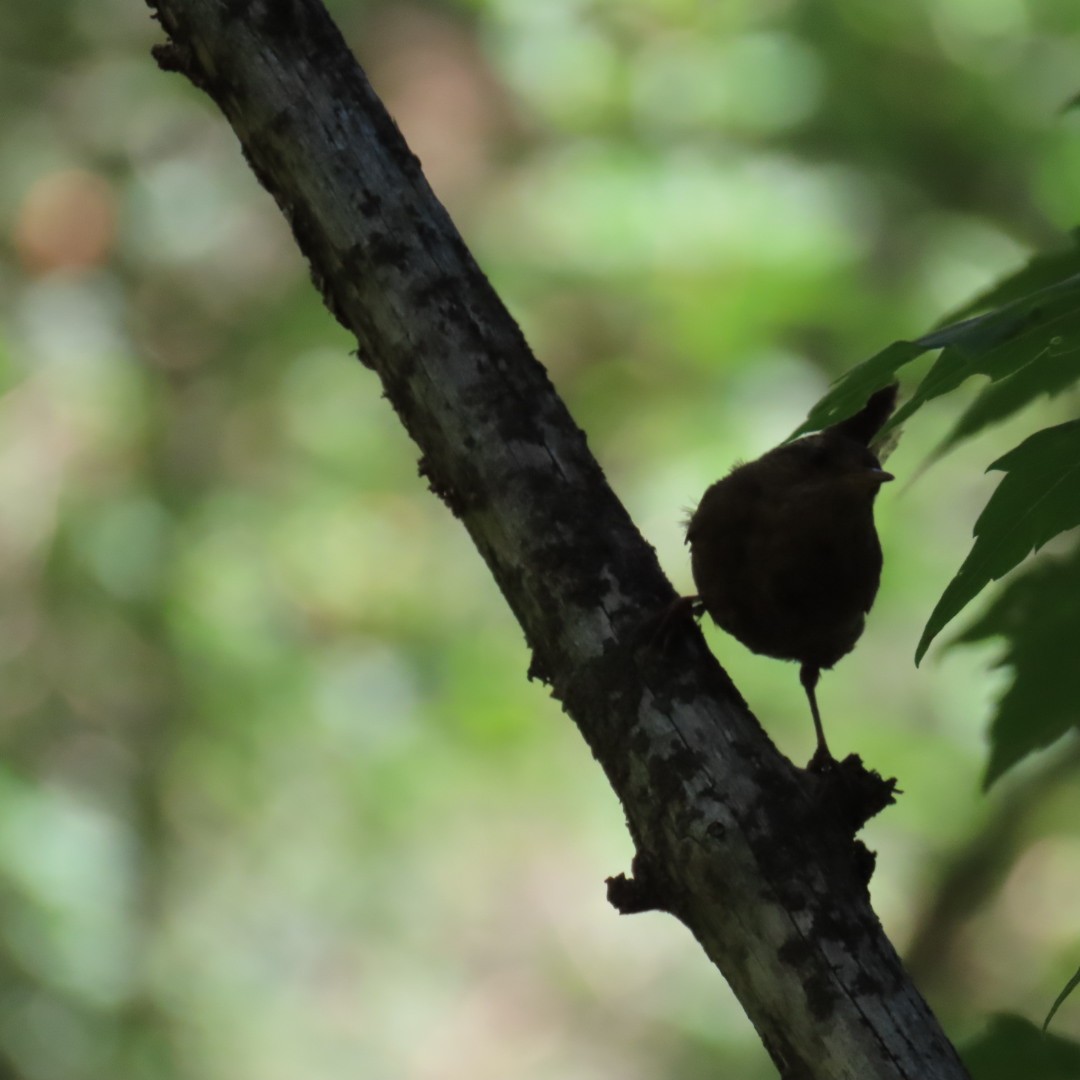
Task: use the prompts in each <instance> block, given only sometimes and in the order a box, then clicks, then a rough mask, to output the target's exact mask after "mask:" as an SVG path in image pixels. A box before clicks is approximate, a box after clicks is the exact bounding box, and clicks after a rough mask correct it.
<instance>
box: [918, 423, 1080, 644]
mask: <svg viewBox="0 0 1080 1080" xmlns="http://www.w3.org/2000/svg"><path fill="white" fill-rule="evenodd" d="M990 469H996V470H1000V471H1002V472H1004V473H1005V477H1004V479H1002V481H1001V483H1000V484H998V486H997V489H996V490H995V491H994V494H993V495H991V496H990V501H989V502H988V503H987V504H986V508H985V509H984V510H983V512H982V513H981V514H980V515H979V520H978V521H977V522H976V523H975V543H974V545H973V546H972V549H971V551H970V552H969V553H968V557H967V558H966V559H965V560H964V563H963V565H962V566H961V567H960V570H959V572H958V573H957V575H956V577H954V578H953V580H952V581H951V582H949V585H948V587H947V588H946V589H945V592H944V593H943V594H942V597H941V599H940V600H939V601H938V602H937V606H936V607H935V608H934V610H933V612H932V613H931V615H930V619H929V621H928V622H927V624H926V629H925V630H923V635H922V639H921V640H920V641H919V647H918V649H917V650H916V652H915V663H916V664H918V663H919V661H920V660H921V659H922V657H923V655H924V654H925V653H926V650H927V648H928V647H929V645H930V642H931V641H933V640H934V638H935V637H936V636H937V634H938V633H939V631H940V630H941V628H942V627H943V626H945V624H946V623H948V622H949V621H950V620H951V619H952V618H953V617H954V616H955V615H956V614H957V613H958V612H960V611H961V610H962V609H963V608H964V607H965V606H966V605H967V604H968V603H969V602H970V601H971V600H972V599H973V598H974V597H975V596H977V595H978V594H979V592H981V591H982V589H983V588H985V587H986V586H987V585H988V584H989V583H990V582H991V581H996V580H997V579H998V578H1000V577H1002V576H1003V575H1004V574H1007V573H1008V572H1009V571H1010V570H1011V569H1012V568H1013V567H1014V566H1016V565H1017V564H1018V563H1019V562H1020V561H1021V560H1023V559H1024V558H1026V557H1027V556H1028V555H1029V554H1030V553H1031V552H1032V551H1038V550H1039V548H1041V547H1042V546H1043V544H1045V543H1046V542H1047V541H1048V540H1050V539H1052V538H1053V537H1055V536H1057V535H1058V533H1061V532H1064V531H1065V530H1066V529H1072V528H1075V527H1076V526H1077V525H1080V421H1078V420H1070V421H1069V422H1068V423H1066V424H1059V425H1058V426H1056V427H1052V428H1046V429H1045V430H1043V431H1038V432H1036V433H1035V434H1034V435H1032V436H1031V437H1030V438H1029V439H1026V440H1025V441H1024V442H1022V443H1021V444H1020V445H1019V446H1018V447H1016V448H1015V449H1014V450H1011V451H1009V453H1007V454H1006V455H1005V456H1004V457H1001V458H998V460H997V461H995V462H994V463H993V464H992V465H990ZM988 471H989V470H988Z"/></svg>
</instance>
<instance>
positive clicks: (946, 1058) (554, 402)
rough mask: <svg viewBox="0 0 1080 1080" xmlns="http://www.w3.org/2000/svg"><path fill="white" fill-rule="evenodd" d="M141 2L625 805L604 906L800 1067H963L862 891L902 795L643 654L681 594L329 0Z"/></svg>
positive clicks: (697, 660) (790, 1074) (789, 1072)
mask: <svg viewBox="0 0 1080 1080" xmlns="http://www.w3.org/2000/svg"><path fill="white" fill-rule="evenodd" d="M149 2H150V5H151V7H152V8H153V9H154V10H155V12H156V14H157V16H158V18H159V19H160V21H161V23H162V25H163V27H164V28H165V31H166V33H167V34H168V38H169V40H168V43H167V44H164V45H162V46H159V47H158V49H157V50H156V55H157V58H158V60H159V62H160V64H161V65H162V67H164V68H167V69H173V70H177V71H180V72H182V73H183V74H185V75H186V76H187V77H188V78H189V79H191V81H192V82H194V83H195V84H196V85H197V86H199V87H201V88H202V89H203V90H204V91H206V93H207V94H209V96H210V97H211V98H212V99H213V100H214V101H215V102H216V103H217V105H218V106H219V107H220V109H221V110H222V112H223V113H224V114H225V116H226V118H227V119H228V121H229V123H230V124H231V125H232V127H233V129H234V131H235V132H236V134H237V137H238V138H239V140H240V144H241V147H242V148H243V152H244V154H245V156H246V158H247V160H248V162H249V164H250V165H251V168H252V170H253V171H254V172H255V175H256V176H257V177H258V179H259V181H260V182H261V183H262V184H263V186H264V187H265V188H266V189H267V190H268V191H269V192H270V193H271V194H272V195H273V196H274V198H275V199H276V200H277V202H278V205H279V206H280V207H281V209H282V211H283V212H284V214H285V215H286V217H287V218H288V220H289V222H290V223H291V225H292V228H293V232H294V234H295V236H296V240H297V243H298V244H299V246H300V248H301V250H302V251H303V253H304V254H305V255H306V257H307V259H308V261H309V263H310V265H311V272H312V277H313V279H314V281H315V284H316V285H317V287H318V288H319V289H320V291H321V292H322V294H323V296H324V298H325V300H326V303H327V306H328V307H329V308H330V310H331V311H332V312H333V313H334V315H335V316H336V317H337V318H338V320H339V321H340V322H341V323H342V324H343V325H344V326H345V327H347V328H348V329H349V330H350V331H351V332H353V333H355V335H356V338H357V341H358V343H359V350H360V356H361V358H362V359H363V361H364V362H365V363H366V364H368V365H370V366H371V367H372V368H373V369H374V370H375V371H376V372H377V373H378V375H379V378H380V379H381V381H382V384H383V387H384V389H385V393H386V396H387V398H388V399H389V400H390V402H391V404H392V405H393V406H394V408H395V409H396V411H397V413H398V415H399V417H400V418H401V420H402V422H403V423H404V425H405V427H406V428H407V429H408V431H409V433H410V435H411V436H412V438H413V439H414V440H415V442H416V443H417V445H418V446H419V447H420V449H421V452H422V457H421V466H420V467H421V471H422V473H423V474H424V475H425V476H426V477H427V478H428V480H429V482H430V484H431V487H432V489H433V490H434V491H435V492H436V493H437V494H438V495H439V496H440V497H441V498H442V499H443V501H444V502H445V503H446V505H447V506H448V507H449V509H450V510H451V511H452V512H453V513H454V514H455V515H456V516H457V517H458V518H459V519H460V520H461V522H462V523H463V524H464V525H465V527H466V528H467V529H468V531H469V534H470V535H471V537H472V539H473V541H474V542H475V544H476V546H477V548H478V549H479V551H480V553H481V555H482V556H483V558H484V560H485V561H486V562H487V564H488V566H489V567H490V569H491V572H492V574H493V575H494V577H495V579H496V581H497V582H498V584H499V587H500V588H501V590H502V592H503V595H504V596H505V597H506V600H507V603H508V604H509V605H510V607H511V609H512V610H513V612H514V614H515V616H516V617H517V619H518V621H519V622H520V624H521V626H522V628H523V630H524V632H525V636H526V638H527V640H528V643H529V646H530V649H531V650H532V656H533V661H532V666H531V668H530V675H531V676H535V677H539V678H541V679H543V680H544V681H545V682H547V683H548V684H549V685H550V686H551V687H552V690H553V693H554V694H555V696H556V697H557V698H558V699H559V700H560V701H561V702H562V703H563V706H564V708H565V709H566V711H567V712H568V713H569V714H570V716H571V717H572V718H573V719H574V721H575V723H576V724H577V725H578V727H579V728H580V730H581V732H582V734H583V735H584V737H585V739H586V741H587V742H588V744H589V746H590V747H591V749H592V751H593V753H594V755H595V756H596V758H597V759H598V761H599V762H600V764H601V765H602V766H603V768H604V770H605V772H606V774H607V776H608V779H609V780H610V782H611V785H612V787H613V788H614V789H615V791H616V793H617V794H618V796H619V798H620V799H621V801H622V804H623V806H624V808H625V810H626V815H627V821H628V824H629V828H630V831H631V833H632V835H633V838H634V842H635V844H636V847H637V853H638V854H637V857H636V859H635V864H634V872H635V876H634V877H633V878H632V879H629V880H628V879H626V878H624V877H622V876H620V877H619V878H617V879H615V880H613V881H612V882H611V883H610V894H609V895H610V896H611V899H612V902H613V903H615V905H616V906H617V907H619V908H620V910H623V911H632V910H644V909H646V908H650V907H651V908H662V909H665V910H667V911H670V912H671V913H672V914H674V915H675V916H676V917H677V918H679V919H680V920H681V921H682V922H683V923H685V924H686V926H687V927H688V928H689V929H690V930H691V932H692V933H693V934H694V935H695V937H697V939H698V940H699V941H700V943H701V944H702V946H703V948H704V949H705V951H706V952H707V954H708V955H709V957H710V958H711V959H712V960H713V962H714V963H715V964H716V965H717V967H718V968H719V969H720V970H721V971H722V972H723V974H724V976H725V977H726V978H727V979H728V981H729V982H730V983H731V985H732V987H733V989H734V990H735V993H736V994H737V995H738V997H739V999H740V1001H741V1002H742V1004H743V1007H744V1008H745V1009H746V1012H747V1014H748V1015H749V1016H750V1019H751V1020H752V1021H753V1023H754V1024H755V1026H756V1027H757V1030H758V1032H759V1033H760V1035H761V1038H762V1039H763V1041H764V1043H765V1045H766V1047H767V1048H768V1051H769V1053H770V1054H771V1055H772V1057H773V1060H774V1061H775V1062H776V1065H777V1068H778V1069H779V1071H780V1073H781V1075H782V1076H784V1077H785V1078H792V1080H794V1078H804V1077H814V1078H819V1077H820V1078H826V1077H827V1078H839V1077H850V1078H855V1077H858V1078H860V1080H868V1078H876V1077H881V1078H890V1080H891V1078H908V1080H915V1078H918V1080H958V1078H961V1077H964V1076H966V1075H967V1074H966V1073H965V1071H964V1068H963V1066H962V1065H961V1064H960V1062H959V1059H958V1058H957V1056H956V1054H955V1051H954V1050H953V1049H952V1047H951V1046H950V1044H949V1043H948V1041H947V1040H946V1038H945V1036H944V1035H943V1034H942V1032H941V1030H940V1028H939V1027H938V1025H937V1022H936V1020H935V1019H934V1017H933V1016H932V1014H931V1013H930V1011H929V1009H928V1008H927V1006H926V1004H925V1002H924V1001H923V1000H922V998H921V997H920V996H919V994H918V992H917V991H916V989H915V988H914V986H913V985H912V984H911V982H910V980H909V979H908V978H907V976H906V975H905V973H904V971H903V969H902V967H901V964H900V962H899V959H898V958H897V956H896V954H895V952H894V950H893V948H892V946H891V945H890V943H889V941H888V939H887V938H886V937H885V935H884V933H883V931H882V929H881V926H880V924H879V922H878V920H877V917H876V916H875V915H874V912H873V911H872V909H871V908H870V905H869V899H868V894H867V888H866V886H867V882H868V880H869V876H870V873H871V872H872V869H873V856H872V855H870V854H869V853H868V852H867V851H866V850H865V848H863V847H862V845H861V844H860V843H859V842H858V841H855V840H854V839H853V834H854V832H855V831H856V830H857V829H858V828H859V827H861V825H862V824H863V822H864V821H865V819H866V817H867V816H869V814H871V813H873V812H875V810H876V809H880V807H881V806H882V805H883V804H884V803H885V802H886V801H887V800H888V788H887V787H882V786H881V784H880V781H877V782H875V781H874V778H872V777H870V776H869V775H868V774H865V773H864V772H862V770H861V766H859V765H858V764H857V762H849V763H848V769H847V770H846V771H845V773H844V774H843V775H842V776H841V778H840V779H839V780H838V781H834V783H833V784H832V786H831V787H829V786H828V785H826V784H825V782H823V781H822V780H821V779H820V778H818V777H814V776H809V775H806V774H804V773H802V772H801V771H800V770H798V769H796V768H794V767H793V766H792V765H791V764H790V763H789V762H788V761H787V760H786V759H785V758H783V757H782V756H781V755H780V754H779V753H778V752H777V751H776V750H775V748H774V747H773V746H772V744H771V743H770V742H769V740H768V739H767V737H766V736H765V735H764V733H763V732H762V731H761V729H760V727H759V726H758V724H757V722H756V721H755V720H754V718H753V717H752V716H751V715H750V714H749V712H748V711H747V709H746V706H745V704H744V703H743V701H742V699H741V698H740V697H739V694H738V692H737V691H736V689H735V688H734V686H732V684H731V683H730V681H729V680H728V678H727V676H726V675H725V674H724V672H723V671H722V670H721V669H720V667H719V666H718V665H717V663H716V661H715V660H714V659H713V657H712V656H711V655H710V653H709V652H708V650H707V649H706V647H705V645H704V642H703V639H702V638H701V636H700V634H699V633H698V632H697V630H696V629H695V628H693V627H692V626H689V625H687V626H685V627H684V626H679V627H677V629H676V632H675V633H674V635H673V637H674V640H673V642H672V644H671V646H670V647H669V648H667V649H665V650H664V651H660V650H658V649H656V648H651V647H649V643H648V634H643V632H642V627H643V625H644V624H646V623H647V620H648V619H649V618H650V617H651V616H654V615H655V613H656V612H658V611H661V610H663V609H664V608H665V607H666V606H667V605H668V604H670V602H671V601H672V600H673V599H674V593H673V592H672V589H671V586H670V585H669V583H668V582H667V580H666V579H665V578H664V576H663V574H662V573H661V571H660V568H659V566H658V564H657V561H656V558H655V555H654V553H653V551H652V549H651V548H650V547H649V546H648V544H646V543H645V541H644V540H643V539H642V538H641V536H640V535H639V534H638V532H637V530H636V529H635V528H634V525H633V523H632V522H631V521H630V519H629V517H628V516H627V514H626V512H625V510H624V509H623V507H622V506H621V505H620V503H619V502H618V500H617V499H616V498H615V496H614V494H613V493H612V492H611V490H610V489H609V488H608V486H607V484H606V482H605V480H604V476H603V473H602V472H601V470H600V467H599V466H598V464H597V463H596V461H595V460H594V459H593V457H592V456H591V454H590V453H589V451H588V448H587V446H586V443H585V438H584V436H583V434H582V433H581V431H580V430H579V429H578V428H577V427H576V426H575V424H574V422H573V420H572V419H571V418H570V416H569V414H568V413H567V411H566V408H565V407H564V405H563V404H562V402H561V401H560V399H559V398H558V396H557V395H556V393H555V391H554V389H553V388H552V386H551V383H550V381H549V380H548V377H547V374H546V372H545V371H544V369H543V368H542V367H541V365H540V364H539V363H537V361H536V360H535V358H534V357H533V356H532V354H531V352H530V351H529V347H528V345H527V344H526V342H525V340H524V338H523V337H522V335H521V332H520V330H519V329H518V327H517V326H516V324H515V323H514V321H513V320H512V319H511V318H510V316H509V315H508V314H507V312H506V310H505V308H504V307H503V306H502V304H501V303H500V301H499V299H498V297H497V296H496V295H495V293H494V291H493V290H492V288H491V286H490V284H489V283H488V281H487V279H486V278H485V277H484V275H483V273H482V272H481V271H480V269H479V268H478V267H477V265H476V263H475V262H474V260H473V258H472V256H471V255H470V253H469V251H468V250H467V249H466V247H465V245H464V243H463V242H462V240H461V237H460V236H459V235H458V233H457V231H456V230H455V228H454V226H453V224H452V222H451V221H450V219H449V217H448V216H447V214H446V212H445V210H444V209H443V207H442V206H441V205H440V204H439V202H438V201H437V200H436V199H435V197H434V195H433V194H432V192H431V190H430V188H429V187H428V185H427V182H426V181H425V179H424V177H423V174H422V172H421V170H420V165H419V163H418V161H417V159H416V158H415V157H414V156H413V154H412V153H411V152H410V151H409V149H408V147H407V146H406V145H405V142H404V140H403V139H402V137H401V134H400V132H399V131H398V130H397V128H396V127H395V126H394V124H393V121H392V120H391V119H390V118H389V116H388V115H387V113H386V111H385V110H384V108H383V107H382V105H381V103H380V102H379V100H378V98H377V97H376V96H375V94H374V92H373V91H372V89H371V87H370V85H369V84H368V82H367V79H366V78H365V76H364V74H363V72H362V71H361V70H360V68H359V67H358V65H357V64H356V62H355V60H354V59H353V57H352V56H351V54H350V53H349V51H348V49H347V47H346V46H345V43H344V42H343V40H342V38H341V36H340V34H339V32H338V30H337V28H336V27H335V26H334V24H333V23H332V22H331V20H330V18H329V16H328V15H327V13H326V11H325V10H324V9H323V7H322V5H321V4H320V3H319V0H149ZM868 800H869V802H870V803H873V805H868ZM875 800H877V801H876V802H875Z"/></svg>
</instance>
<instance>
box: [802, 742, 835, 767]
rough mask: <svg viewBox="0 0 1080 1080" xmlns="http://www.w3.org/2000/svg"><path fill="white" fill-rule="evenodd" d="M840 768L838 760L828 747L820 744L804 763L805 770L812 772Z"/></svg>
mask: <svg viewBox="0 0 1080 1080" xmlns="http://www.w3.org/2000/svg"><path fill="white" fill-rule="evenodd" d="M839 768H840V762H839V761H837V760H836V758H834V757H833V756H832V753H831V752H830V751H829V748H828V747H827V746H826V745H825V744H824V743H822V744H820V745H819V746H818V748H817V749H816V750H815V751H814V756H813V757H812V758H811V759H810V760H809V761H808V762H807V763H806V771H807V772H812V773H831V772H835V771H836V770H837V769H839Z"/></svg>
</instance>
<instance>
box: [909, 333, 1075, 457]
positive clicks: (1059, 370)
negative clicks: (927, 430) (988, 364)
mask: <svg viewBox="0 0 1080 1080" xmlns="http://www.w3.org/2000/svg"><path fill="white" fill-rule="evenodd" d="M1077 380H1080V334H1077V335H1074V336H1073V337H1072V338H1070V339H1068V340H1066V341H1063V342H1061V343H1060V344H1057V345H1052V346H1050V347H1049V348H1047V349H1046V350H1045V351H1044V352H1042V353H1041V354H1040V355H1039V356H1036V357H1035V359H1034V360H1032V362H1031V363H1030V364H1027V365H1025V366H1024V367H1022V368H1020V370H1019V371H1015V372H1013V374H1012V375H1008V376H1006V377H1005V378H1003V379H1000V380H998V381H997V382H992V383H990V385H989V386H987V387H986V388H985V389H984V390H983V391H982V392H981V393H980V394H979V396H978V397H977V398H976V399H975V400H974V401H973V402H972V403H971V405H970V406H968V408H967V410H966V411H965V412H964V414H963V415H962V416H961V417H960V419H959V420H958V421H957V422H956V424H955V426H954V427H953V429H952V431H950V432H949V434H948V435H947V436H946V437H945V438H944V439H943V440H942V442H941V445H940V446H939V447H938V448H937V449H936V450H935V451H934V452H933V454H932V455H931V458H934V459H936V458H938V457H941V455H942V454H944V453H946V452H947V451H948V450H951V449H952V448H953V447H954V446H956V444H957V443H960V442H962V441H963V440H964V439H970V438H972V437H973V436H974V435H977V434H978V433H979V432H980V431H982V430H983V429H984V428H987V427H989V426H990V425H991V424H998V423H1001V421H1002V420H1005V419H1007V418H1008V417H1010V416H1012V415H1013V414H1014V413H1016V412H1019V410H1020V409H1022V408H1023V407H1024V406H1025V405H1028V404H1030V403H1031V402H1032V401H1034V400H1035V399H1036V398H1037V397H1039V395H1040V394H1047V395H1049V396H1050V397H1054V396H1056V395H1057V394H1060V393H1061V391H1062V390H1065V389H1066V388H1067V387H1069V386H1072V384H1073V383H1075V382H1076V381H1077Z"/></svg>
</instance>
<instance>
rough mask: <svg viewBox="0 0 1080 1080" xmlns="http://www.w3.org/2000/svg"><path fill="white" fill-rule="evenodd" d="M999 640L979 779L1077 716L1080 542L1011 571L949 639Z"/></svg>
mask: <svg viewBox="0 0 1080 1080" xmlns="http://www.w3.org/2000/svg"><path fill="white" fill-rule="evenodd" d="M994 637H1001V638H1004V639H1005V643H1006V645H1005V651H1004V653H1003V654H1002V656H1001V658H1000V659H999V660H998V661H997V666H999V667H1007V668H1011V669H1012V672H1013V679H1012V682H1011V683H1010V684H1009V686H1008V687H1007V689H1006V690H1005V692H1004V693H1003V694H1002V696H1001V698H1000V700H999V701H998V702H997V707H996V709H995V712H994V718H993V720H992V722H991V725H990V746H991V749H990V761H989V764H988V766H987V771H986V776H985V779H984V786H985V787H989V786H990V785H991V784H993V783H994V781H995V780H997V779H998V778H999V777H1000V776H1001V775H1002V774H1003V773H1004V772H1005V771H1006V770H1008V769H1009V768H1011V767H1012V766H1013V765H1015V764H1016V763H1017V762H1018V761H1021V760H1022V759H1023V758H1025V757H1026V756H1027V755H1028V754H1031V753H1034V752H1035V751H1036V750H1041V749H1043V748H1044V747H1047V746H1049V745H1051V743H1054V742H1056V741H1057V740H1058V739H1059V738H1061V737H1062V736H1063V735H1066V734H1068V733H1069V732H1070V731H1072V730H1073V729H1074V728H1075V727H1076V723H1077V720H1078V719H1080V665H1077V663H1076V642H1078V641H1080V548H1078V549H1077V550H1076V551H1074V552H1073V553H1072V555H1071V556H1070V557H1068V558H1066V559H1054V560H1048V561H1045V562H1040V563H1038V564H1037V565H1035V566H1033V567H1032V568H1031V569H1029V570H1027V571H1026V572H1024V573H1023V574H1022V575H1020V576H1018V577H1016V578H1014V579H1013V580H1012V581H1010V582H1009V584H1008V586H1007V587H1006V588H1005V589H1004V590H1003V591H1002V592H1001V594H1000V595H999V596H998V597H997V599H995V601H994V603H993V604H992V605H991V606H990V608H989V609H988V610H987V611H986V612H985V613H984V614H983V615H982V616H981V617H980V618H978V619H977V620H976V621H975V622H974V623H972V624H971V625H970V626H969V627H968V628H967V629H966V630H964V631H963V633H961V634H960V635H959V636H958V637H956V638H955V639H953V641H952V642H950V647H951V646H953V645H967V644H972V643H974V642H980V641H985V640H986V639H988V638H994Z"/></svg>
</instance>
